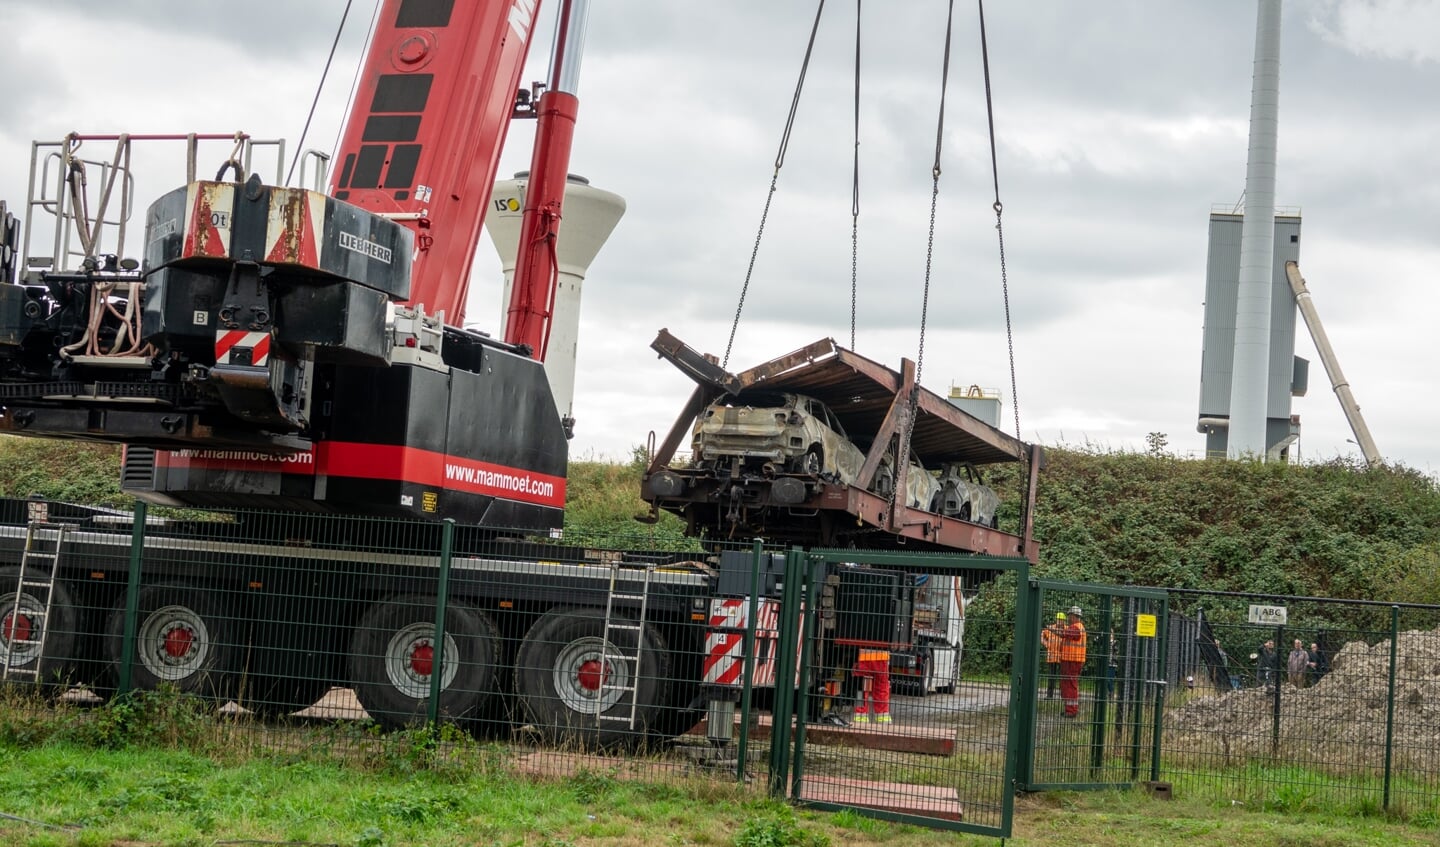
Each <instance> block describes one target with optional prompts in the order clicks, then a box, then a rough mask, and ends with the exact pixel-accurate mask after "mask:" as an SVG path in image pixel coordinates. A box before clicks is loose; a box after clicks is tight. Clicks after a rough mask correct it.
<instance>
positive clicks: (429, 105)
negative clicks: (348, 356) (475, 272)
mask: <svg viewBox="0 0 1440 847" xmlns="http://www.w3.org/2000/svg"><path fill="white" fill-rule="evenodd" d="M539 7H540V3H539V0H509V2H485V3H482V2H459V3H457V2H455V0H387V2H386V3H385V8H384V10H383V11H382V12H381V17H380V20H379V22H378V23H377V26H376V30H375V34H374V37H373V39H372V41H371V46H370V52H369V54H368V55H367V56H366V58H365V65H364V69H363V70H362V71H361V76H360V82H359V84H358V86H357V88H356V92H355V100H354V102H353V103H352V104H351V108H350V113H349V117H348V119H347V121H346V125H345V131H344V134H343V135H342V137H341V143H340V148H339V150H338V152H337V155H336V160H337V163H338V167H337V168H336V169H335V171H334V174H333V176H332V181H331V185H330V193H331V194H332V195H334V197H335V198H336V199H337V200H345V201H347V202H349V203H353V204H355V205H357V206H360V207H361V208H363V209H365V210H366V211H369V212H372V213H374V214H378V215H383V216H386V217H392V218H394V219H396V220H398V221H400V222H401V223H403V224H404V225H405V226H406V227H408V228H410V229H411V230H412V231H413V232H414V233H415V254H414V262H413V265H412V272H411V284H410V300H409V301H408V302H409V303H411V304H417V305H418V304H423V305H424V306H425V308H426V310H427V311H430V312H438V311H444V313H445V317H446V322H447V323H449V324H451V325H453V326H461V325H463V324H464V318H465V298H466V294H467V292H468V290H469V281H470V267H471V264H472V262H473V261H474V257H475V245H476V243H477V242H478V241H479V238H480V229H481V226H482V224H483V223H484V220H485V208H486V206H487V205H488V204H489V202H490V189H491V186H492V185H494V183H495V173H496V170H497V168H498V167H499V163H500V150H501V148H502V147H503V146H504V143H505V132H506V129H507V128H508V126H509V122H510V118H511V115H512V114H513V111H514V105H515V92H516V90H517V89H518V88H519V85H520V75H521V72H522V71H523V69H524V64H525V54H526V52H527V49H528V47H529V42H530V36H531V33H532V31H533V28H534V25H535V18H536V14H537V13H538V11H539ZM568 150H569V146H568V144H567V145H566V153H567V157H568ZM564 168H565V165H564V164H562V165H561V169H562V173H563V169H564ZM562 187H563V177H562ZM537 349H538V348H537Z"/></svg>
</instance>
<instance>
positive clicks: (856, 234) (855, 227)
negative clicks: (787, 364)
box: [850, 0, 861, 350]
mask: <svg viewBox="0 0 1440 847" xmlns="http://www.w3.org/2000/svg"><path fill="white" fill-rule="evenodd" d="M860 4H861V0H855V160H854V172H853V175H852V177H851V180H850V349H851V350H854V349H855V299H856V293H857V292H858V290H859V287H860V286H859V279H860V273H859V266H860Z"/></svg>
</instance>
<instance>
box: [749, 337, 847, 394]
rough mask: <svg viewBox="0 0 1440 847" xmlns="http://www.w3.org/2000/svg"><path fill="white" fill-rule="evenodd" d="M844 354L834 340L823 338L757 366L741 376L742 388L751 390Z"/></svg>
mask: <svg viewBox="0 0 1440 847" xmlns="http://www.w3.org/2000/svg"><path fill="white" fill-rule="evenodd" d="M837 352H838V353H844V352H845V351H844V350H842V349H841V348H840V347H839V346H837V345H836V344H835V339H833V338H822V339H821V340H819V341H816V342H815V343H814V344H808V345H806V346H804V347H801V348H800V349H799V350H796V351H794V352H793V353H786V354H785V355H784V356H781V357H780V358H778V359H771V360H770V361H768V362H766V363H764V364H763V365H756V366H755V367H753V368H750V369H749V370H746V371H741V372H740V374H739V379H740V387H741V388H751V387H753V386H756V385H758V384H760V383H762V382H765V381H766V380H768V379H774V378H775V377H777V376H780V375H781V374H784V373H788V372H790V371H792V370H795V369H796V368H798V367H800V366H802V365H810V364H814V363H815V362H817V361H819V360H821V359H828V358H830V357H832V356H834V355H835V354H836V353H837Z"/></svg>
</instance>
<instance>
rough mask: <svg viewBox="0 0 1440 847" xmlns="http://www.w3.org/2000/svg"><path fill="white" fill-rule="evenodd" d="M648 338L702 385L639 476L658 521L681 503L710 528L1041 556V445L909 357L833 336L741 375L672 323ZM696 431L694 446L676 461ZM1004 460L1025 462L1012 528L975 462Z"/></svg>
mask: <svg viewBox="0 0 1440 847" xmlns="http://www.w3.org/2000/svg"><path fill="white" fill-rule="evenodd" d="M651 346H652V348H654V349H655V350H656V351H657V352H659V353H660V355H661V357H662V358H665V359H668V360H669V361H670V362H671V363H672V364H674V365H675V366H676V367H678V368H679V369H680V370H682V371H683V372H685V373H686V374H687V375H688V376H690V377H691V378H692V379H694V380H695V382H696V383H697V388H696V390H695V392H694V394H692V396H691V398H690V401H689V402H688V403H687V404H686V406H685V408H684V409H683V410H682V411H681V413H680V415H679V417H678V418H677V419H676V421H675V423H674V425H673V426H672V427H671V429H670V432H669V434H668V435H667V437H666V439H665V441H664V442H663V443H662V444H660V445H659V446H658V448H657V449H656V450H655V451H654V454H653V456H652V457H651V461H650V463H649V466H648V468H647V471H646V474H645V477H644V480H643V482H642V488H641V496H642V497H643V498H644V499H645V500H646V501H647V502H649V503H650V505H651V518H652V519H655V518H657V517H658V514H659V512H660V511H661V510H664V511H669V512H672V513H674V514H677V515H679V516H680V517H682V518H683V519H684V520H685V522H686V528H687V531H688V532H689V533H690V534H692V535H696V536H701V537H706V536H709V537H721V538H744V537H749V536H763V537H765V538H766V539H768V540H772V541H779V542H783V543H794V544H802V545H808V546H844V545H851V544H853V545H856V546H863V547H869V548H875V547H881V548H884V547H893V546H899V545H906V546H909V547H911V548H912V549H913V548H918V549H927V548H928V549H959V550H966V551H972V552H979V553H990V554H994V555H1006V556H1015V555H1023V556H1027V557H1031V558H1032V559H1033V556H1034V552H1035V545H1034V543H1033V541H1032V539H1031V538H1030V520H1031V518H1030V515H1031V512H1032V507H1033V503H1034V478H1035V472H1036V471H1037V470H1038V469H1039V466H1040V463H1041V461H1042V457H1043V454H1042V452H1041V451H1040V450H1039V448H1037V447H1033V446H1031V445H1028V444H1025V443H1024V442H1021V441H1019V440H1018V439H1015V438H1012V437H1010V436H1008V435H1006V434H1005V433H1003V432H1001V431H1000V430H998V429H996V428H994V427H992V426H989V425H987V424H985V423H983V422H981V421H980V420H978V419H976V418H974V417H972V416H971V415H968V414H966V413H965V412H963V411H961V410H960V409H958V408H956V407H955V406H953V405H951V404H950V403H948V402H947V401H946V400H944V399H943V398H941V397H939V396H938V395H936V394H934V393H932V392H929V391H927V390H925V389H924V388H921V387H920V386H918V385H916V384H915V382H914V373H915V369H914V365H913V363H911V362H909V361H904V362H902V366H901V370H900V371H899V372H897V371H894V370H891V369H889V368H886V367H884V366H883V365H880V364H878V363H876V362H873V361H871V360H869V359H865V358H863V357H861V356H859V355H857V354H855V353H854V352H852V351H849V350H846V349H844V348H841V347H839V346H838V345H836V344H835V342H834V341H833V340H830V339H826V340H823V341H819V342H816V343H815V344H811V345H809V346H807V347H805V348H802V349H801V350H798V351H796V352H794V353H791V354H789V355H788V356H783V357H781V358H779V359H775V360H773V361H770V362H766V363H765V364H763V365H760V366H757V367H755V368H751V369H749V370H746V371H742V372H740V373H739V374H732V373H729V372H727V371H725V370H724V369H723V368H721V367H719V365H718V364H717V363H716V361H715V359H714V358H713V357H708V356H704V355H702V354H700V353H698V352H696V351H695V350H693V349H691V348H690V347H688V346H686V345H685V344H684V343H683V342H681V341H679V340H678V339H676V338H675V337H674V336H672V335H670V333H669V332H667V331H665V330H661V332H660V335H659V337H657V339H656V340H655V342H654V343H653V344H652V345H651ZM907 433H908V434H909V439H908V440H909V446H910V450H909V451H906V452H908V455H909V457H910V460H909V461H908V462H904V463H899V462H896V461H895V456H896V455H899V454H901V453H902V450H903V448H902V447H901V446H900V444H901V441H902V436H903V435H904V434H907ZM687 435H689V436H690V438H691V449H692V451H693V452H692V458H691V459H690V461H689V462H684V461H675V455H676V451H677V450H678V449H679V448H680V446H681V444H682V442H683V441H684V439H685V437H686V436H687ZM999 462H1021V463H1023V464H1024V465H1025V466H1026V468H1027V469H1028V473H1027V474H1026V478H1027V485H1026V487H1025V502H1024V504H1023V505H1022V507H1021V509H1020V515H1019V523H1018V532H1016V533H1013V534H1012V533H1003V532H999V531H998V529H997V526H998V521H997V519H996V510H997V507H998V505H999V498H998V497H997V496H996V495H995V493H994V492H993V491H991V490H990V489H989V488H988V487H986V486H985V485H983V484H982V483H981V482H980V479H979V475H978V471H977V470H976V467H977V466H980V465H987V464H994V463H999ZM927 465H928V466H929V467H931V468H936V469H939V471H940V472H939V473H938V475H937V474H936V473H933V472H931V471H930V470H927V469H926V467H927Z"/></svg>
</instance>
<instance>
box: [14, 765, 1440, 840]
mask: <svg viewBox="0 0 1440 847" xmlns="http://www.w3.org/2000/svg"><path fill="white" fill-rule="evenodd" d="M0 811H3V812H5V813H7V814H9V815H15V816H18V817H23V818H26V819H27V821H29V822H27V821H21V820H13V819H0V843H5V844H12V845H18V847H71V845H75V847H101V845H117V847H118V845H126V847H142V846H143V847H149V845H202V844H203V845H211V844H227V843H229V844H234V843H243V842H252V843H254V842H269V843H276V842H279V843H289V844H295V845H321V844H331V845H347V847H348V845H357V847H399V845H419V844H424V845H434V846H435V847H450V845H457V846H458V845H475V844H497V845H517V847H518V846H519V845H526V846H527V847H529V846H530V845H549V847H562V845H575V846H576V847H579V845H601V844H604V845H621V846H627V845H642V844H664V845H717V847H719V846H720V845H734V847H826V845H831V844H835V845H841V844H874V845H894V847H912V846H913V847H919V845H930V844H994V843H995V841H994V839H985V838H979V837H976V836H967V835H959V834H953V833H945V832H933V831H928V830H921V829H917V828H914V827H906V826H899V825H896V824H892V823H887V822H884V821H878V820H874V819H872V818H868V817H865V816H863V815H860V814H857V813H854V812H841V813H838V814H822V813H817V812H810V811H806V810H803V809H800V810H797V809H793V808H791V807H789V806H786V805H784V804H780V803H776V802H774V801H771V800H768V799H764V798H761V797H758V796H756V792H755V790H754V789H750V788H745V787H740V786H736V785H734V784H732V783H726V782H714V781H709V780H692V779H687V780H680V781H671V782H668V783H665V784H656V783H647V782H633V781H623V780H619V779H616V778H614V777H613V776H610V775H608V774H605V773H582V774H580V775H579V776H577V777H573V778H571V779H569V780H565V781H552V782H543V781H533V780H529V779H524V778H520V777H516V776H509V775H504V774H493V773H492V774H486V773H481V772H475V773H470V774H466V775H464V776H461V777H458V778H457V776H456V774H455V773H453V772H452V773H446V774H436V773H432V772H430V771H424V770H422V771H416V772H413V773H408V774H406V773H399V772H395V771H390V770H378V771H376V770H366V769H361V768H356V767H354V766H351V765H344V764H342V763H338V762H325V761H318V760H314V759H311V758H309V757H305V756H265V755H261V756H255V757H252V758H250V759H248V760H247V761H243V762H234V763H230V764H222V763H219V762H217V761H216V760H215V759H213V758H211V757H207V756H201V755H197V754H194V753H190V752H186V751H183V750H168V749H126V750H98V751H97V750H94V749H92V748H88V747H80V746H76V745H73V744H51V745H45V746H42V747H37V748H31V749H19V748H15V747H12V746H4V747H0ZM1437 838H1440V833H1437V832H1436V831H1435V830H1434V829H1431V828H1427V827H1424V826H1418V825H1414V824H1404V823H1399V822H1395V821H1390V820H1386V819H1385V818H1383V817H1380V816H1373V817H1338V816H1329V815H1325V814H1324V813H1313V814H1309V815H1304V816H1297V815H1295V814H1294V813H1293V812H1288V811H1264V810H1258V809H1253V808H1249V807H1230V806H1218V805H1215V804H1209V803H1203V802H1199V801H1185V800H1175V801H1163V800H1156V799H1152V798H1150V797H1147V796H1146V795H1145V794H1144V793H1143V792H1136V791H1114V792H1098V793H1089V794H1079V793H1056V794H1049V795H1044V796H1032V797H1028V798H1022V799H1021V800H1020V801H1019V803H1018V804H1017V815H1016V823H1015V835H1014V837H1013V838H1012V839H1011V841H1010V843H1011V844H1014V845H1019V847H1027V845H1050V844H1055V843H1063V844H1065V845H1067V847H1071V845H1073V846H1074V847H1080V846H1081V845H1098V847H1112V845H1113V846H1114V847H1118V846H1119V845H1132V844H1147V845H1149V844H1155V845H1164V844H1177V845H1178V844H1185V845H1187V847H1211V846H1212V845H1213V847H1233V845H1235V844H1246V845H1276V847H1290V846H1291V845H1295V847H1299V845H1320V847H1352V845H1353V847H1368V845H1376V846H1377V847H1378V845H1401V847H1405V845H1422V844H1435V843H1436V841H1437Z"/></svg>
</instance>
